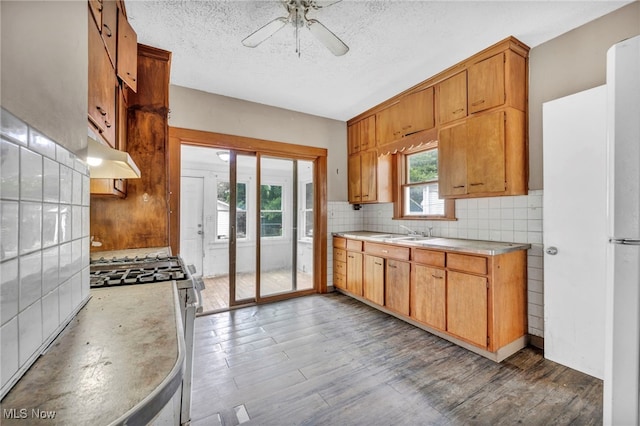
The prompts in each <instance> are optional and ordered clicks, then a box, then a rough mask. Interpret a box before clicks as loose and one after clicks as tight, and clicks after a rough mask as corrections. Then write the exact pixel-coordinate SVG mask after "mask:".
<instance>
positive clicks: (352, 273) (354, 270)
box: [347, 251, 363, 296]
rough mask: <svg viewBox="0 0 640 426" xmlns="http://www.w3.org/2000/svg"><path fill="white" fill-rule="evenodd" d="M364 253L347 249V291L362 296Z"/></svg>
mask: <svg viewBox="0 0 640 426" xmlns="http://www.w3.org/2000/svg"><path fill="white" fill-rule="evenodd" d="M362 267H363V265H362V253H358V252H355V251H347V291H348V292H350V293H353V294H355V295H356V296H362V288H363V286H362V281H363V277H362V274H363V270H362Z"/></svg>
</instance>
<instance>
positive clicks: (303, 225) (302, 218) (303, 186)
mask: <svg viewBox="0 0 640 426" xmlns="http://www.w3.org/2000/svg"><path fill="white" fill-rule="evenodd" d="M308 185H311V189H312V191H313V190H314V188H313V181H312V180H309V181H307V180H305V181H303V182H300V185H299V187H300V195H299V196H298V200H302V203H299V204H300V205H301V206H302V207H301V208H300V214H299V215H298V221H299V224H298V229H299V230H300V231H302V232H301V233H298V240H300V241H305V240H307V241H308V240H310V239H312V238H313V234H312V235H311V236H309V235H307V214H308V213H311V214H313V212H314V210H315V209H314V207H315V206H314V198H315V196H314V194H313V192H312V194H311V208H310V209H308V208H307V201H309V199H308V198H307V186H308Z"/></svg>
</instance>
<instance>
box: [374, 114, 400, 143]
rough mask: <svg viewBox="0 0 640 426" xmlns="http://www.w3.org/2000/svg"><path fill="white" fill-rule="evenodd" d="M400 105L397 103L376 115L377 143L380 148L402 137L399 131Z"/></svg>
mask: <svg viewBox="0 0 640 426" xmlns="http://www.w3.org/2000/svg"><path fill="white" fill-rule="evenodd" d="M400 109H401V108H400V103H395V104H393V105H391V106H389V107H387V108H385V109H383V110H382V111H380V112H378V113H377V114H376V141H377V144H378V146H382V145H384V144H387V143H390V142H393V141H394V140H396V139H399V138H400V137H401V135H400V130H399V122H400V115H401V113H400Z"/></svg>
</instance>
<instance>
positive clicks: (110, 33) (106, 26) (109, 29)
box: [102, 24, 112, 37]
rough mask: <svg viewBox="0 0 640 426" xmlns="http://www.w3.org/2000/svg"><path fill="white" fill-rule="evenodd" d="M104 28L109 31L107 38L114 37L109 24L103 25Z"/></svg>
mask: <svg viewBox="0 0 640 426" xmlns="http://www.w3.org/2000/svg"><path fill="white" fill-rule="evenodd" d="M102 26H103V27H105V28H106V29H107V37H111V35H112V32H111V28H109V26H108V25H107V24H102Z"/></svg>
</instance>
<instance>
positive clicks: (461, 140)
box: [438, 122, 467, 197]
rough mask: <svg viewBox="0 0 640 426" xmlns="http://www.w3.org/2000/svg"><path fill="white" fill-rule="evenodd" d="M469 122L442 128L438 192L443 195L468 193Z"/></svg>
mask: <svg viewBox="0 0 640 426" xmlns="http://www.w3.org/2000/svg"><path fill="white" fill-rule="evenodd" d="M466 146H467V123H466V122H463V123H461V124H458V125H456V126H453V127H448V128H445V129H442V130H440V136H439V141H438V192H439V194H440V196H441V197H449V196H454V195H464V194H466V193H467V147H466Z"/></svg>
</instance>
